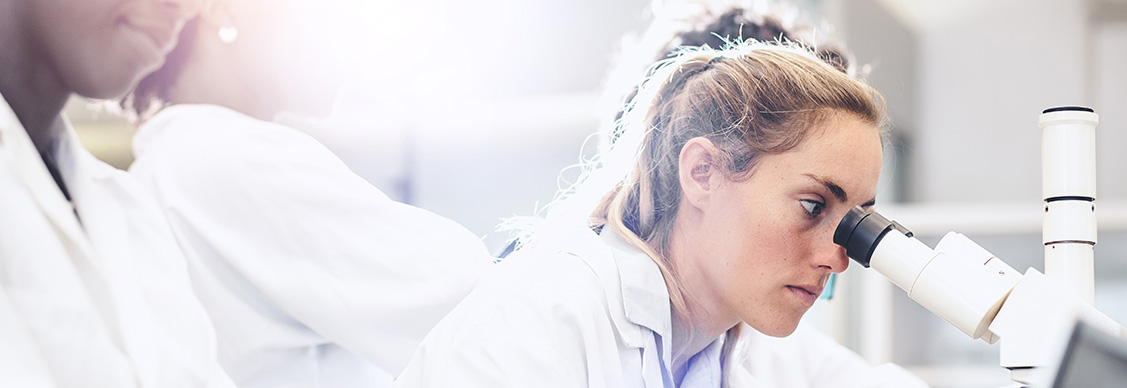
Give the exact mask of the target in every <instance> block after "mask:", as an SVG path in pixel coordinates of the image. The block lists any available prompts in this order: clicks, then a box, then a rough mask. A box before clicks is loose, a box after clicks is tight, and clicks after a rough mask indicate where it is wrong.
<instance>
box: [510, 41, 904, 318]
mask: <svg viewBox="0 0 1127 388" xmlns="http://www.w3.org/2000/svg"><path fill="white" fill-rule="evenodd" d="M648 74H652V75H651V76H650V77H649V78H648V79H647V80H645V81H644V82H643V83H642V84H641V85H640V86H639V89H638V93H637V95H635V96H634V98H633V99H632V100H631V101H630V102H629V103H627V106H626V109H625V114H624V115H623V117H622V118H621V119H620V120H619V121H618V122H617V123H616V126H615V130H614V132H613V133H612V134H611V135H610V136H611V137H612V138H613V141H612V142H611V145H610V146H609V148H607V149H606V151H604V152H603V153H601V154H600V155H598V156H597V157H595V158H594V159H592V160H589V161H586V162H585V163H584V164H583V166H582V168H583V171H582V173H581V176H580V179H579V180H578V182H577V183H576V184H575V185H574V186H573V187H572V189H571V190H568V191H565V192H563V193H561V195H560V196H558V197H557V200H556V201H555V202H553V204H552V205H550V208H549V209H548V214H547V220H546V223H547V224H553V223H555V224H560V223H563V224H570V225H575V224H577V223H578V222H576V221H579V220H578V219H577V218H576V217H575V215H576V214H589V217H588V218H587V219H586V220H584V221H585V223H586V225H587V226H588V227H590V228H592V229H593V230H596V231H601V230H603V229H604V228H606V227H610V228H611V229H612V230H614V231H615V232H617V233H618V234H619V235H621V236H623V237H624V238H625V239H626V240H627V241H628V242H629V243H630V244H631V245H633V246H635V247H637V248H638V249H640V250H642V251H643V252H645V253H646V255H648V256H649V257H650V258H651V259H652V260H653V261H654V263H656V264H657V266H658V268H659V269H660V270H661V273H662V275H663V276H664V278H665V283H666V286H667V288H668V290H669V297H670V301H671V304H672V305H673V309H674V311H675V312H676V313H678V314H680V316H682V317H684V318H687V317H688V310H687V308H686V303H685V296H684V295H683V292H682V289H681V287H680V284H679V282H678V278H677V276H676V274H675V272H674V269H673V268H672V266H671V265H670V263H669V261H668V257H667V254H668V243H669V235H670V233H671V231H672V229H673V224H674V220H675V219H676V216H677V212H678V207H679V204H680V201H681V186H680V180H679V177H678V174H679V172H678V167H679V166H678V159H679V155H680V152H681V148H682V147H683V146H684V145H685V143H686V142H687V141H688V140H689V139H692V138H696V137H703V138H707V139H709V140H711V141H712V142H713V143H714V144H716V145H717V147H719V148H720V150H721V153H722V155H720V157H719V160H714V161H713V163H714V165H715V166H716V167H718V168H722V169H723V171H725V172H726V173H729V174H731V175H732V177H733V179H746V178H747V177H748V176H749V174H750V171H751V169H752V167H754V165H755V163H756V162H757V161H758V160H759V158H758V157H757V156H758V155H761V154H777V153H782V152H786V151H788V150H791V149H793V148H794V147H796V146H797V145H799V144H800V143H801V142H802V141H803V140H805V139H806V138H808V137H809V136H810V134H811V131H812V129H813V128H814V127H815V126H816V124H818V123H819V122H820V121H821V120H824V119H826V118H827V117H829V116H831V115H834V114H840V113H848V114H851V115H853V116H855V117H858V118H860V119H862V120H864V121H866V122H868V123H871V124H873V125H874V126H883V124H884V121H885V115H884V101H883V99H882V98H881V97H880V95H879V94H878V93H877V92H876V91H874V90H873V89H872V88H871V87H869V86H867V85H865V84H863V83H861V82H859V81H857V80H855V79H853V78H851V77H849V76H848V75H846V74H845V73H843V72H841V71H839V70H838V69H836V68H834V67H833V66H831V65H829V64H827V63H826V62H824V61H822V60H820V59H818V57H817V56H816V55H815V54H814V53H813V52H812V51H810V50H809V49H807V48H805V47H802V46H799V45H794V44H785V43H777V44H765V43H760V42H756V41H747V42H737V43H732V44H730V45H729V46H727V47H726V48H724V49H722V50H714V49H709V48H693V49H687V50H686V51H683V52H681V53H680V54H679V55H678V56H676V57H674V58H671V59H669V60H665V61H661V62H658V63H657V64H655V65H654V67H653V68H652V69H651V71H650V72H648ZM604 140H607V139H604ZM592 209H594V211H592ZM533 230H535V231H536V233H535V234H525V235H524V236H523V237H521V238H522V239H524V240H527V241H524V243H532V242H534V241H535V240H538V239H541V237H543V236H537V235H538V234H541V233H542V232H544V231H545V229H544V228H533V229H528V230H526V231H527V232H529V233H531V231H533Z"/></svg>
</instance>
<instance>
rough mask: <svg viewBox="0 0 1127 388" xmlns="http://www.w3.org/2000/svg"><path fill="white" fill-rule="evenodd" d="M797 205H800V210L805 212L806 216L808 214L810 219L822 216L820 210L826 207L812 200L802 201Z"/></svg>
mask: <svg viewBox="0 0 1127 388" xmlns="http://www.w3.org/2000/svg"><path fill="white" fill-rule="evenodd" d="M798 203H800V204H802V208H803V209H805V210H806V214H809V215H810V217H817V216H818V215H819V214H822V209H824V208H825V207H826V205H825V204H823V203H821V202H818V201H815V200H812V199H802V200H799V201H798Z"/></svg>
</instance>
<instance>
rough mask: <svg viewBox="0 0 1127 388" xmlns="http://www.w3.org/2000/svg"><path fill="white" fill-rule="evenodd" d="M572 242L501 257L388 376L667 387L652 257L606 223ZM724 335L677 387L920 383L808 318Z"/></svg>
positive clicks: (665, 306)
mask: <svg viewBox="0 0 1127 388" xmlns="http://www.w3.org/2000/svg"><path fill="white" fill-rule="evenodd" d="M567 241H568V243H566V244H565V245H567V246H568V248H565V249H563V250H561V251H560V252H559V253H556V254H544V253H542V252H544V251H543V250H542V251H540V253H535V252H526V253H525V254H523V255H521V254H518V255H516V256H514V257H512V258H510V259H507V260H506V261H504V262H502V263H501V264H500V265H498V270H497V272H496V273H493V274H491V275H489V276H487V277H486V278H484V279H483V280H482V281H481V282H480V283H479V285H478V287H477V288H476V289H475V290H474V291H473V292H472V293H471V294H470V296H468V297H467V298H466V300H464V301H463V302H462V304H460V305H458V307H456V308H455V310H454V311H453V312H451V313H450V315H448V316H447V317H446V318H445V319H444V320H443V321H442V322H441V323H439V325H438V326H436V327H435V329H434V330H433V331H432V332H431V333H430V335H428V336H427V338H426V339H425V340H424V341H423V344H422V345H421V346H420V347H419V349H418V350H417V352H416V354H415V356H414V358H413V359H412V361H411V363H410V364H409V365H408V367H407V369H406V370H405V371H404V372H403V374H402V375H400V377H399V378H398V380H397V381H396V384H395V387H396V388H406V387H448V386H460V387H531V386H535V387H673V386H674V385H673V382H672V379H671V378H670V374H669V372H668V371H669V368H670V365H669V362H668V360H669V349H670V348H669V346H670V345H669V333H670V327H671V315H670V308H669V296H668V292H667V290H666V288H665V287H666V286H665V283H664V281H663V280H662V277H661V273H660V271H659V270H658V269H657V266H656V265H655V264H653V262H652V261H650V259H649V258H648V257H647V256H646V255H645V254H643V253H642V252H641V251H639V250H637V249H635V248H634V247H632V246H630V245H629V244H628V243H626V242H625V241H624V240H623V239H622V238H621V237H619V236H617V235H616V234H615V233H614V232H612V231H610V230H609V229H604V232H603V235H602V236H595V235H594V234H593V233H589V232H587V231H579V232H576V233H575V234H574V235H572V236H570V237H568V238H567ZM724 340H725V338H724V336H721V337H720V338H718V339H717V340H716V341H714V342H713V343H712V344H710V345H709V346H708V347H707V348H706V349H705V350H704V351H702V352H701V353H699V354H697V355H696V356H695V357H694V358H693V359H692V361H691V364H690V367H689V371H688V373H687V374H686V377H685V378H684V380H683V381H682V382H681V385H680V387H720V386H721V382H722V380H723V379H724V378H727V380H728V383H729V384H730V385H729V386H731V387H788V388H791V387H810V388H814V387H888V388H892V387H897V388H900V387H926V384H924V383H923V382H922V381H921V380H919V379H918V378H917V377H915V376H913V375H911V374H909V373H908V372H907V371H904V370H903V369H902V368H900V367H898V366H895V365H891V364H889V365H883V366H880V367H876V368H874V367H872V366H870V365H869V364H868V363H866V362H865V361H864V360H863V359H861V358H860V357H859V356H857V355H856V354H855V353H853V352H851V351H849V350H848V349H846V348H844V347H842V346H841V345H838V344H837V343H835V342H834V341H833V340H832V339H831V338H829V337H828V336H826V335H824V334H821V333H819V332H817V331H816V330H814V329H812V328H810V327H807V326H805V325H800V328H799V329H798V330H797V331H796V332H795V333H794V334H793V335H792V336H790V337H787V338H772V337H768V336H766V335H763V334H761V333H759V332H756V331H755V330H754V329H752V328H751V327H749V326H746V325H744V327H743V328H742V332H741V334H740V336H739V340H738V342H737V343H736V344H735V345H734V347H733V350H732V353H731V354H730V355H728V356H727V359H726V360H723V361H721V357H720V353H721V348H722V345H723V341H724ZM659 344H660V346H658V345H659Z"/></svg>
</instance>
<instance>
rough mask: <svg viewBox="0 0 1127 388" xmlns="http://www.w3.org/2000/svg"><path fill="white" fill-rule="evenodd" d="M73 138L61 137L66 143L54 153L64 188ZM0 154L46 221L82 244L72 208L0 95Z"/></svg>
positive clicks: (69, 174) (69, 177)
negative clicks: (70, 141)
mask: <svg viewBox="0 0 1127 388" xmlns="http://www.w3.org/2000/svg"><path fill="white" fill-rule="evenodd" d="M68 126H69V124H68ZM68 132H69V130H68ZM73 136H74V134H73V133H68V134H66V135H65V136H64V137H65V138H66V139H65V140H64V141H63V142H62V144H60V147H59V149H58V150H57V151H56V152H57V155H56V159H57V160H56V162H57V163H59V171H60V173H61V174H62V175H63V179H64V180H65V181H66V182H67V184H68V185H70V184H72V182H73V179H72V178H73V176H74V174H72V173H73V172H74V168H72V167H73V166H74V163H73V162H74V160H73V159H72V158H71V156H70V155H71V153H69V152H68V151H69V150H70V149H72V148H73V146H72V145H71V144H69V140H71V139H72V138H73ZM79 148H81V147H79ZM0 151H2V154H3V155H0V157H2V158H4V159H6V160H4V161H3V162H4V163H10V165H11V166H12V169H13V170H14V172H15V174H16V175H17V176H18V177H19V179H20V180H21V181H23V183H24V186H25V187H26V188H27V190H28V191H29V192H30V194H31V197H32V198H34V199H35V202H36V204H38V205H39V208H40V209H41V210H42V211H43V213H44V214H45V215H46V216H47V218H48V219H50V220H51V222H52V223H54V224H55V226H56V227H57V228H59V230H60V231H61V232H62V233H64V234H66V235H68V236H69V238H70V239H72V240H75V241H85V238H84V237H85V236H84V233H83V231H82V226H81V225H80V224H79V223H78V219H77V218H75V215H74V208H73V207H71V205H70V203H69V202H68V201H67V199H66V197H64V196H63V192H62V191H61V190H59V187H58V184H56V183H55V181H54V179H52V178H51V173H50V172H49V171H47V165H46V164H44V163H43V157H42V156H40V155H39V151H38V150H37V149H36V148H35V144H34V143H32V142H31V137H30V136H29V135H28V134H27V130H26V129H24V127H23V124H22V123H20V120H19V118H18V117H16V113H15V112H13V111H12V108H11V106H9V105H8V101H7V100H6V99H4V96H3V95H0Z"/></svg>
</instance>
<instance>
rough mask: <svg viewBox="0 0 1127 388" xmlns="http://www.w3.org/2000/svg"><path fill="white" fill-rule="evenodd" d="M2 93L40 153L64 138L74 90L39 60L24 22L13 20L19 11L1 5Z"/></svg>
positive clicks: (0, 85) (53, 70)
mask: <svg viewBox="0 0 1127 388" xmlns="http://www.w3.org/2000/svg"><path fill="white" fill-rule="evenodd" d="M0 11H4V12H0V69H4V71H0V94H2V95H3V96H4V100H6V101H7V103H8V106H10V107H11V108H12V112H14V113H15V114H16V118H18V119H19V120H20V124H22V125H23V127H24V130H26V131H27V134H28V136H29V137H30V138H31V142H32V143H34V144H35V147H36V148H37V149H38V150H39V152H40V153H44V152H51V151H52V150H51V147H52V145H53V144H55V143H56V141H57V140H58V139H59V138H60V137H62V136H63V134H64V133H65V132H66V131H65V126H63V125H59V124H60V123H59V122H58V120H59V114H60V113H61V112H62V110H63V107H64V106H65V105H66V102H67V99H68V98H69V97H70V91H69V90H67V88H66V87H65V86H64V85H63V83H62V80H60V79H59V77H58V75H57V73H56V71H55V69H54V67H52V66H49V64H48V63H43V62H44V61H42V60H38V61H37V59H38V58H40V57H41V56H39V55H33V54H34V53H35V52H36V50H34V48H33V47H32V46H31V44H30V43H29V41H32V40H31V39H28V38H26V37H25V36H24V34H26V31H20V30H19V28H20V27H19V25H20V23H19V22H18V21H15V20H11V19H12V18H15V17H17V16H16V13H15V12H7V11H10V10H7V9H5V7H2V6H0Z"/></svg>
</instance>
